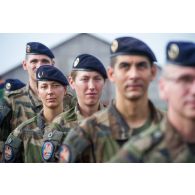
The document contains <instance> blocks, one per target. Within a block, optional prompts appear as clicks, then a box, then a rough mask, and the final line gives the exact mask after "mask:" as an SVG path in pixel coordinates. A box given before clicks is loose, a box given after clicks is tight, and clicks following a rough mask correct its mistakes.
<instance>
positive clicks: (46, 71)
mask: <svg viewBox="0 0 195 195" xmlns="http://www.w3.org/2000/svg"><path fill="white" fill-rule="evenodd" d="M36 79H37V88H38V95H39V97H40V99H41V101H42V103H43V110H42V111H41V112H40V113H39V114H37V115H36V116H35V117H33V118H32V119H29V120H27V121H25V122H23V123H22V124H21V125H19V126H18V127H17V128H16V129H15V130H14V131H13V132H12V133H11V134H10V135H9V137H8V138H7V141H6V142H5V146H4V149H3V162H31V163H32V162H43V161H50V160H52V159H54V158H56V156H54V154H55V151H56V150H57V148H58V143H59V141H60V140H61V139H62V137H63V135H64V134H63V133H62V132H61V131H58V130H56V129H55V130H54V131H49V129H48V128H47V127H48V125H49V124H50V123H51V122H52V121H53V120H54V118H55V117H56V116H57V115H59V114H60V113H62V112H63V111H64V108H63V98H64V96H65V94H66V86H67V85H68V81H67V79H66V77H65V76H64V75H63V73H62V72H61V71H60V70H58V69H57V68H56V67H54V66H51V65H42V66H40V67H39V68H38V70H37V72H36ZM56 128H57V127H56Z"/></svg>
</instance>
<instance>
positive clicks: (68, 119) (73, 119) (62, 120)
mask: <svg viewBox="0 0 195 195" xmlns="http://www.w3.org/2000/svg"><path fill="white" fill-rule="evenodd" d="M105 108H106V106H105V105H103V104H102V103H100V106H99V111H101V110H104V109H105ZM84 119H85V118H84V116H83V115H82V114H81V113H80V111H79V107H78V103H76V106H75V107H72V108H71V109H70V110H68V111H66V112H63V113H62V114H60V115H59V116H58V117H57V118H56V119H55V120H54V121H53V122H54V123H57V124H58V125H60V126H61V127H65V128H69V127H72V128H73V127H76V126H78V125H79V124H80V123H81V121H82V120H84Z"/></svg>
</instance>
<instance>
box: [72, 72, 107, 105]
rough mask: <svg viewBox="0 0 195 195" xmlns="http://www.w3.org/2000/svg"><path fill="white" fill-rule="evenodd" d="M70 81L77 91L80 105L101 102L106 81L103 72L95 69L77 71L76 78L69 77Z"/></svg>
mask: <svg viewBox="0 0 195 195" xmlns="http://www.w3.org/2000/svg"><path fill="white" fill-rule="evenodd" d="M69 83H70V85H71V87H72V89H73V90H75V92H76V95H77V99H78V102H79V105H80V106H82V105H85V106H94V105H97V104H99V100H100V97H101V94H102V90H103V87H104V83H105V82H104V78H103V77H102V76H101V74H99V73H98V72H95V71H77V75H76V78H75V80H73V78H72V77H69Z"/></svg>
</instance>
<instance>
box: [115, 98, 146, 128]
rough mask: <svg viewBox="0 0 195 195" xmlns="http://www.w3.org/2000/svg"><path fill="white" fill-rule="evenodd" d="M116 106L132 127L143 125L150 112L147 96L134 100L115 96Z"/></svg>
mask: <svg viewBox="0 0 195 195" xmlns="http://www.w3.org/2000/svg"><path fill="white" fill-rule="evenodd" d="M116 108H117V109H118V111H119V112H120V113H121V114H122V116H123V117H124V119H125V121H126V122H127V124H129V126H131V127H133V128H138V127H141V126H142V125H144V124H145V122H146V121H147V119H148V117H149V113H150V109H149V105H148V98H144V99H140V100H135V101H134V100H133V101H130V100H124V98H122V99H121V98H116Z"/></svg>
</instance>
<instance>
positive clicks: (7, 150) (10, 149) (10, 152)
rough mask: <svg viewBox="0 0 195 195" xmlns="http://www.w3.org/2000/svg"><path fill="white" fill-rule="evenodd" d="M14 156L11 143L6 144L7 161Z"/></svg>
mask: <svg viewBox="0 0 195 195" xmlns="http://www.w3.org/2000/svg"><path fill="white" fill-rule="evenodd" d="M13 157H14V151H13V148H12V147H11V146H9V145H5V148H4V158H5V160H6V161H11V160H12V159H13Z"/></svg>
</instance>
